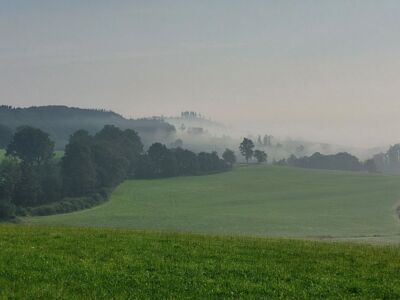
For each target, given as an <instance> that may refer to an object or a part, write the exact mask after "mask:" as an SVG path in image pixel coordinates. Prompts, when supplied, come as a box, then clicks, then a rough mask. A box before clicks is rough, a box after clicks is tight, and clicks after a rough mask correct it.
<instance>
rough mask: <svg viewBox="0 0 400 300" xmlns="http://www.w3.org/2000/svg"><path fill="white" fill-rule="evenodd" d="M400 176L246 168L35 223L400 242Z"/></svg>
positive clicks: (146, 186)
mask: <svg viewBox="0 0 400 300" xmlns="http://www.w3.org/2000/svg"><path fill="white" fill-rule="evenodd" d="M399 199H400V178H399V177H395V176H382V175H368V174H364V173H356V172H338V171H321V170H319V171H317V170H304V169H296V168H287V167H271V166H245V167H238V168H236V169H235V170H234V171H232V172H228V173H223V174H217V175H211V176H197V177H178V178H169V179H160V180H131V181H126V182H124V183H123V184H121V185H120V186H119V187H117V189H116V190H115V191H114V193H113V194H112V197H111V199H110V201H108V202H107V203H105V204H103V205H101V206H98V207H95V208H92V209H89V210H85V211H80V212H76V213H71V214H65V215H54V216H48V217H37V218H27V219H25V222H27V223H30V224H46V225H68V226H96V227H113V228H135V229H151V230H166V231H191V232H204V233H218V234H221V233H222V234H240V235H256V236H287V237H308V238H334V239H369V240H385V241H400V235H399V234H400V223H399V222H398V219H397V217H396V215H395V206H396V204H397V203H398V202H399Z"/></svg>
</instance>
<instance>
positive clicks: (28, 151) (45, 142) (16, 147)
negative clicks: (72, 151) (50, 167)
mask: <svg viewBox="0 0 400 300" xmlns="http://www.w3.org/2000/svg"><path fill="white" fill-rule="evenodd" d="M53 154H54V142H53V141H52V140H50V137H49V135H48V134H47V133H45V132H43V131H42V130H40V129H37V128H33V127H30V126H23V127H20V128H18V130H17V132H16V133H15V134H14V136H13V138H12V140H11V142H10V144H9V145H8V147H7V156H14V157H18V158H19V159H21V160H22V161H23V162H24V163H25V164H28V165H33V164H37V165H41V164H42V163H43V162H44V161H47V160H50V159H51V158H52V156H53Z"/></svg>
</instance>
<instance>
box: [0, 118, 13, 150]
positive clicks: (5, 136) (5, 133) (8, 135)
mask: <svg viewBox="0 0 400 300" xmlns="http://www.w3.org/2000/svg"><path fill="white" fill-rule="evenodd" d="M12 136H13V132H12V130H11V129H10V128H8V127H7V126H5V125H3V124H0V149H6V148H7V146H8V144H9V143H10V142H11V139H12Z"/></svg>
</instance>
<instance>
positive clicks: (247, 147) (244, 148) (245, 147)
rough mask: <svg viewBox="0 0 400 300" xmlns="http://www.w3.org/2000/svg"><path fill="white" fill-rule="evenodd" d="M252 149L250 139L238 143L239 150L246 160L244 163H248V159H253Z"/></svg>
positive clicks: (252, 145)
mask: <svg viewBox="0 0 400 300" xmlns="http://www.w3.org/2000/svg"><path fill="white" fill-rule="evenodd" d="M253 149H254V143H253V141H252V140H251V139H248V138H244V139H243V141H242V142H241V143H240V145H239V150H240V153H241V154H242V155H243V156H244V158H245V159H246V162H249V159H251V158H252V157H253Z"/></svg>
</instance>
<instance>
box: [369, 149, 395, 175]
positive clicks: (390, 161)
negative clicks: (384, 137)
mask: <svg viewBox="0 0 400 300" xmlns="http://www.w3.org/2000/svg"><path fill="white" fill-rule="evenodd" d="M373 161H374V163H375V164H376V166H377V169H378V170H379V171H381V172H384V173H389V174H400V144H396V145H393V146H390V148H389V150H388V151H386V152H385V153H379V154H376V155H374V157H373Z"/></svg>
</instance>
